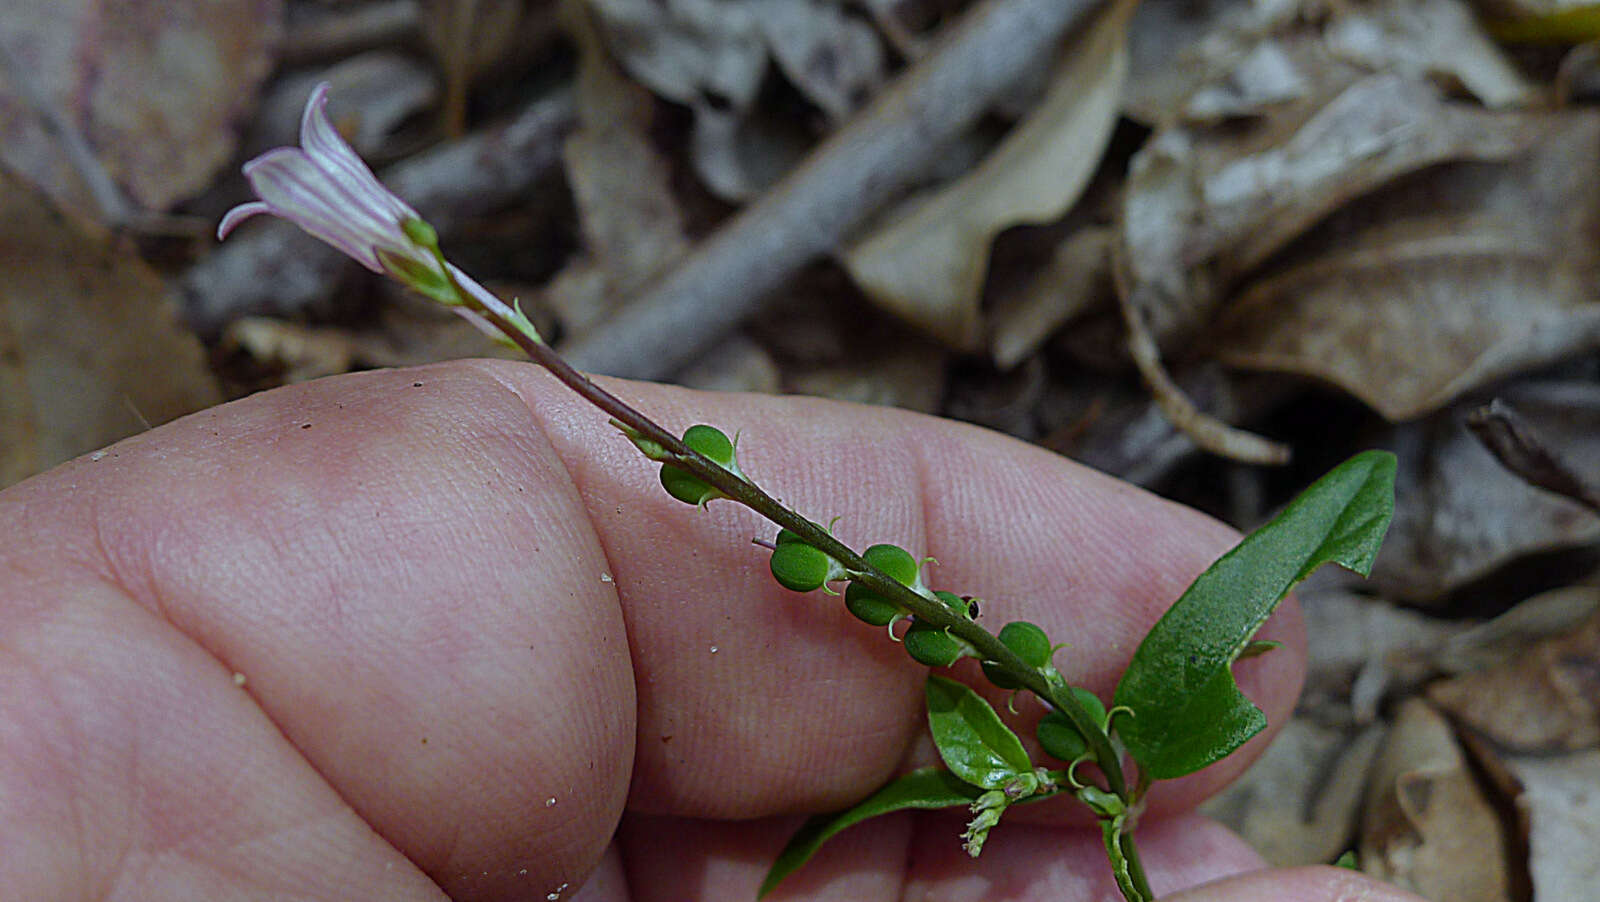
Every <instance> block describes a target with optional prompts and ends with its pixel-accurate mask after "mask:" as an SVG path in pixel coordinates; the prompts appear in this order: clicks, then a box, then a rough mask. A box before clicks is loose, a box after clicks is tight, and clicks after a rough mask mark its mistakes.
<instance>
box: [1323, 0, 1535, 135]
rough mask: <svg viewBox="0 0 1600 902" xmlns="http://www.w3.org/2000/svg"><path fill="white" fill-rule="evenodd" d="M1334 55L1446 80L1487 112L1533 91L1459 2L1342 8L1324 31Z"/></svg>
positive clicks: (1381, 1) (1417, 0)
mask: <svg viewBox="0 0 1600 902" xmlns="http://www.w3.org/2000/svg"><path fill="white" fill-rule="evenodd" d="M1324 34H1325V36H1326V38H1327V42H1328V46H1329V47H1330V48H1331V49H1332V50H1333V52H1334V54H1336V55H1337V56H1340V57H1342V58H1344V59H1347V60H1350V61H1351V62H1356V63H1360V64H1362V65H1364V66H1366V67H1368V68H1370V69H1374V70H1383V71H1388V72H1395V73H1397V74H1401V75H1405V76H1407V77H1409V78H1415V79H1420V78H1427V77H1433V76H1444V77H1447V78H1450V79H1454V80H1455V81H1458V82H1460V84H1461V85H1462V86H1463V87H1465V88H1466V89H1467V90H1468V91H1470V92H1471V93H1472V94H1473V96H1475V97H1477V98H1478V100H1479V101H1481V102H1482V103H1483V105H1484V106H1486V107H1489V108H1491V109H1502V108H1508V107H1519V106H1527V105H1528V104H1530V103H1532V102H1533V101H1534V100H1535V98H1536V94H1537V92H1536V91H1535V89H1534V87H1533V85H1531V84H1529V83H1528V81H1527V80H1526V79H1524V78H1523V77H1522V75H1521V73H1519V72H1518V71H1517V70H1516V67H1514V66H1512V65H1511V63H1510V61H1509V60H1507V59H1506V56H1505V53H1504V52H1502V51H1501V50H1500V48H1499V46H1498V45H1496V44H1495V43H1494V42H1493V41H1491V40H1490V39H1489V36H1488V35H1487V34H1485V33H1484V31H1483V28H1482V26H1481V25H1479V24H1478V21H1477V19H1476V17H1475V16H1474V14H1473V10H1472V9H1471V8H1470V7H1468V6H1467V5H1466V4H1465V3H1462V2H1460V0H1376V2H1368V3H1362V4H1359V5H1352V6H1350V7H1347V8H1345V9H1343V10H1341V12H1340V14H1339V15H1338V16H1337V17H1336V18H1335V19H1334V20H1333V21H1332V22H1330V23H1329V24H1328V26H1327V28H1326V29H1325V31H1324Z"/></svg>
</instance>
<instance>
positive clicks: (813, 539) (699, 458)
mask: <svg viewBox="0 0 1600 902" xmlns="http://www.w3.org/2000/svg"><path fill="white" fill-rule="evenodd" d="M463 295H465V292H463ZM472 306H473V309H474V310H476V312H477V313H478V314H479V315H480V316H482V317H483V318H484V319H486V320H488V321H489V322H490V323H491V324H493V325H494V326H495V328H497V329H499V330H501V331H502V332H504V333H505V334H506V336H507V337H509V338H510V339H511V340H512V341H514V342H516V344H517V346H518V347H520V348H521V349H522V350H523V351H524V352H526V353H527V355H528V357H529V358H531V359H532V360H533V362H534V363H537V364H538V365H540V366H542V367H544V368H545V370H547V371H548V372H549V373H550V374H551V375H553V376H555V377H556V378H557V379H558V380H560V381H561V382H562V384H564V385H566V386H567V387H568V388H570V389H572V390H573V391H574V392H576V393H577V394H578V395H579V396H580V397H582V398H583V399H584V400H586V401H588V402H589V403H591V404H593V405H594V406H595V407H597V408H599V409H600V410H602V411H604V412H605V413H607V414H610V415H611V416H612V417H613V418H614V419H616V420H617V421H618V422H620V423H622V424H623V425H625V426H627V427H628V428H630V429H632V430H634V431H635V432H637V433H638V434H639V435H640V436H642V437H644V438H646V439H648V440H650V441H652V442H654V443H656V444H658V445H660V446H661V448H662V449H663V450H665V451H666V452H667V454H668V455H669V456H670V458H671V459H670V460H667V461H664V462H666V463H670V464H672V465H673V466H676V467H680V468H682V469H684V470H686V471H688V472H689V473H690V474H692V475H694V476H696V477H698V478H699V479H701V480H703V481H705V482H706V483H708V484H710V485H712V486H715V487H716V488H717V489H719V490H720V491H722V493H723V494H725V495H727V496H728V497H729V498H730V499H731V500H734V501H737V502H739V503H740V504H743V505H744V506H746V507H748V508H750V509H751V510H753V511H755V512H756V513H758V514H760V515H762V516H763V517H766V518H767V519H768V520H771V521H772V522H773V523H776V524H777V525H778V526H780V527H782V528H785V529H789V530H791V531H793V532H794V533H796V534H797V535H799V536H800V538H801V539H802V540H804V541H805V542H806V544H808V545H810V546H812V547H813V548H816V549H818V550H820V551H822V552H823V553H824V554H827V555H828V556H829V557H832V558H833V559H834V560H837V561H838V562H839V563H840V564H841V565H843V566H844V568H845V569H846V570H848V571H850V573H851V579H852V580H853V581H855V582H859V583H861V584H862V585H864V586H866V587H867V588H868V589H871V590H872V591H873V592H874V593H877V594H878V595H879V596H881V597H883V598H885V599H888V600H891V601H893V602H895V603H897V604H899V605H900V606H902V607H904V608H905V609H907V610H909V611H910V612H911V613H912V614H913V615H915V616H916V617H917V619H919V620H922V621H924V622H926V623H931V624H933V625H934V626H938V627H941V628H943V629H946V630H948V631H949V632H950V633H951V634H953V635H955V636H956V637H958V638H960V639H962V640H964V641H966V642H967V643H968V644H970V645H971V646H972V647H973V648H975V649H977V651H978V653H979V654H980V655H982V657H983V659H984V660H988V661H993V662H995V663H997V664H999V665H1000V666H1001V667H1002V668H1004V669H1005V670H1006V671H1008V672H1009V673H1010V675H1011V676H1013V677H1014V678H1016V679H1017V680H1018V681H1019V682H1020V683H1021V684H1022V685H1023V687H1024V688H1026V689H1028V690H1030V691H1031V692H1033V693H1034V694H1035V695H1037V696H1038V697H1040V698H1042V699H1044V700H1045V701H1046V702H1048V703H1049V704H1050V705H1052V706H1053V707H1054V708H1055V709H1056V710H1058V711H1060V712H1062V713H1063V714H1065V715H1066V716H1067V718H1068V719H1069V720H1071V721H1072V724H1073V726H1075V727H1077V729H1078V731H1079V732H1080V733H1082V734H1083V736H1084V739H1085V740H1086V741H1087V742H1088V744H1089V748H1090V750H1091V751H1092V752H1093V754H1094V759H1095V763H1096V764H1097V765H1099V767H1100V771H1101V773H1103V774H1104V775H1105V778H1106V783H1107V788H1108V789H1109V790H1110V791H1111V792H1112V793H1114V794H1115V795H1117V796H1118V797H1119V798H1121V799H1122V800H1123V801H1124V802H1125V803H1126V804H1128V805H1129V806H1133V805H1135V804H1137V803H1138V801H1139V799H1138V798H1137V797H1138V796H1142V795H1143V792H1142V788H1143V787H1142V785H1141V787H1140V791H1138V792H1130V789H1129V786H1128V781H1127V777H1126V776H1125V775H1124V773H1123V770H1122V762H1121V760H1120V758H1119V755H1118V753H1117V751H1116V749H1115V747H1114V746H1113V745H1112V744H1111V740H1110V737H1108V736H1107V735H1106V731H1105V729H1104V728H1102V727H1101V726H1100V724H1099V723H1097V722H1096V720H1095V719H1094V717H1093V716H1092V715H1091V714H1090V713H1089V712H1088V711H1087V710H1086V709H1085V708H1084V707H1083V706H1082V705H1081V704H1079V703H1078V700H1077V699H1076V698H1074V697H1073V695H1072V693H1071V692H1070V691H1067V688H1066V686H1065V685H1062V686H1060V687H1057V686H1054V685H1052V684H1051V683H1050V682H1049V681H1047V680H1046V679H1045V677H1044V675H1043V674H1042V673H1040V672H1039V670H1038V669H1037V668H1035V667H1032V666H1030V665H1029V664H1028V663H1027V662H1026V661H1023V660H1022V658H1020V657H1018V656H1017V654H1016V653H1015V652H1013V651H1012V650H1011V649H1010V648H1009V647H1007V646H1006V644H1005V643H1003V642H1001V641H1000V639H999V638H998V637H997V636H995V635H994V634H993V633H990V632H989V631H988V630H986V629H984V628H983V627H981V626H979V625H978V624H977V623H975V622H974V621H972V620H970V619H968V618H966V617H962V616H960V615H958V614H956V613H955V612H954V611H952V610H950V608H948V607H946V606H945V605H944V604H943V603H942V602H938V601H933V600H930V599H928V598H925V597H923V596H922V595H919V594H918V593H916V592H914V591H912V590H911V589H910V588H909V587H907V586H905V585H903V584H902V583H900V582H899V581H897V580H895V579H893V578H892V577H890V576H889V575H888V574H886V573H884V572H883V571H882V570H879V569H878V568H877V567H874V566H873V565H872V564H871V563H870V562H869V561H867V559H866V558H864V557H862V556H861V555H859V554H857V553H856V552H855V551H854V550H853V549H851V548H850V547H849V546H847V545H845V544H844V543H842V542H840V541H839V540H838V539H836V538H834V537H833V535H832V534H831V533H829V532H828V531H827V530H826V529H824V528H823V527H822V526H821V525H819V524H817V523H814V522H812V521H811V520H808V519H806V518H805V517H803V516H801V515H800V514H798V513H796V512H795V511H792V510H790V509H789V508H787V507H784V506H783V504H781V503H780V502H778V501H777V500H776V499H774V498H773V497H772V496H770V495H768V494H767V493H766V492H765V491H763V490H762V489H761V488H760V487H759V486H757V485H756V484H755V483H753V482H751V481H749V480H748V479H744V478H741V477H739V476H737V475H735V474H734V473H732V472H730V471H728V470H725V469H723V468H722V467H721V466H720V465H718V464H717V463H716V462H714V461H712V460H711V459H710V458H708V457H706V456H704V455H702V454H701V453H699V452H698V451H695V450H694V449H693V448H690V447H689V446H688V445H685V444H684V443H683V441H682V440H681V439H680V438H678V437H677V436H676V435H673V434H672V433H671V432H668V431H667V430H666V428H665V427H663V426H662V425H661V424H659V423H657V422H655V421H654V420H652V419H650V418H649V417H647V416H645V415H644V414H643V413H640V412H639V411H638V410H636V409H634V408H633V407H632V406H631V405H629V404H628V403H627V402H626V401H623V400H622V399H621V398H618V397H617V396H616V395H613V394H612V393H610V392H608V391H606V390H605V389H603V388H601V387H600V386H598V385H596V384H595V383H594V381H593V380H591V379H590V378H589V377H588V376H586V375H584V374H583V373H581V372H579V371H578V370H577V369H576V368H575V367H573V366H572V364H570V363H568V362H567V361H566V360H565V359H564V358H562V357H561V355H560V354H557V353H556V352H555V351H554V350H552V349H551V348H550V347H549V346H548V345H546V344H544V343H542V342H539V341H536V340H534V339H533V338H531V337H529V336H528V335H525V334H523V332H522V330H521V329H519V328H518V327H517V326H516V325H515V324H513V323H512V322H510V321H509V320H507V319H505V318H504V317H503V316H501V315H500V314H499V313H498V312H497V311H494V310H490V309H487V308H482V307H479V306H478V305H476V304H474V305H472ZM1118 845H1119V847H1120V848H1121V849H1122V852H1123V858H1124V860H1125V862H1126V867H1127V871H1128V878H1129V879H1130V881H1131V883H1132V885H1133V887H1134V888H1135V889H1136V890H1137V891H1138V892H1141V893H1143V895H1144V900H1152V899H1154V898H1155V896H1154V894H1152V893H1151V892H1150V888H1149V883H1148V881H1147V879H1146V877H1145V873H1144V867H1143V866H1142V865H1141V863H1140V861H1139V854H1138V850H1137V848H1136V847H1135V845H1134V841H1133V835H1132V834H1131V833H1120V836H1119V837H1118ZM1144 900H1139V899H1133V898H1132V897H1130V902H1144Z"/></svg>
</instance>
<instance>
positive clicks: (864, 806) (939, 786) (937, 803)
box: [756, 767, 1065, 899]
mask: <svg viewBox="0 0 1600 902" xmlns="http://www.w3.org/2000/svg"><path fill="white" fill-rule="evenodd" d="M1051 773H1052V774H1055V776H1056V779H1057V781H1058V782H1062V783H1064V782H1065V779H1064V775H1063V774H1061V773H1060V772H1059V771H1052V772H1051ZM983 793H984V790H983V789H980V788H978V787H976V786H973V785H972V784H970V783H968V782H966V781H964V780H962V779H961V778H960V777H957V776H956V775H955V774H953V773H951V772H950V771H947V770H945V769H943V768H939V767H924V768H922V769H920V770H914V771H912V772H911V773H909V774H906V775H905V776H903V777H901V778H899V779H897V780H895V781H893V782H891V783H889V784H888V785H887V786H885V787H883V788H882V789H880V790H878V791H877V792H875V793H873V794H872V795H870V796H867V797H866V798H865V799H863V800H861V801H860V802H859V803H857V804H856V805H854V806H853V807H850V808H847V809H845V810H843V811H836V812H834V813H832V814H819V815H817V816H816V817H813V818H810V819H809V820H807V821H806V822H805V823H804V824H803V825H801V827H800V829H799V830H796V831H795V834H794V835H793V836H791V837H789V843H788V845H785V846H784V847H783V851H782V852H780V853H778V857H777V859H776V860H775V861H773V862H772V868H771V869H770V870H768V871H767V876H766V879H764V880H762V881H761V889H760V890H758V891H757V893H756V898H758V899H759V898H761V897H762V896H765V895H766V894H767V893H770V892H772V890H773V889H774V888H775V887H777V885H778V884H779V883H781V882H782V881H783V879H784V878H785V877H787V876H789V875H790V874H792V873H794V872H795V871H797V870H799V869H800V867H801V865H804V864H805V863H806V862H807V861H810V860H811V856H813V855H815V854H816V853H817V850H818V849H821V848H822V845H823V843H826V842H827V841H828V840H830V839H832V838H833V837H834V836H835V835H837V834H838V833H840V832H841V831H843V830H845V829H847V828H850V827H854V826H855V825H856V824H859V823H861V822H862V821H865V820H871V819H872V818H875V817H877V816H879V815H882V814H893V813H894V812H896V811H910V810H925V811H932V810H937V809H940V808H965V807H967V806H969V805H971V804H972V803H973V802H975V801H977V799H978V796H980V795H983ZM1059 794H1060V790H1059V789H1052V790H1044V791H1041V792H1039V793H1037V794H1036V795H1031V796H1028V797H1027V798H1025V799H1022V800H1021V801H1019V802H1017V803H1016V804H1019V805H1032V804H1033V803H1035V802H1042V801H1044V800H1045V799H1049V798H1053V797H1055V796H1056V795H1059Z"/></svg>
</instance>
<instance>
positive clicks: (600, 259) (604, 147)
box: [546, 3, 690, 332]
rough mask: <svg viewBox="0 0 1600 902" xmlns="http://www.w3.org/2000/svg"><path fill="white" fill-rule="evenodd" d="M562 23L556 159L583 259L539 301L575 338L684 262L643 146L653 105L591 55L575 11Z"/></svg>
mask: <svg viewBox="0 0 1600 902" xmlns="http://www.w3.org/2000/svg"><path fill="white" fill-rule="evenodd" d="M563 18H564V20H565V22H566V23H567V28H568V31H569V33H570V34H571V35H572V36H573V39H574V41H575V43H576V44H577V45H578V48H579V63H578V78H577V92H578V98H577V110H578V122H579V125H578V129H577V131H576V132H574V133H573V134H572V135H571V136H569V137H568V138H567V139H566V142H565V144H564V145H563V147H562V157H563V159H564V161H565V163H566V168H567V181H568V184H569V185H571V188H572V194H573V199H574V201H575V202H576V203H577V207H578V219H579V226H580V228H581V231H582V234H583V240H584V254H583V256H582V257H580V258H579V259H578V260H577V261H576V262H574V263H572V264H569V265H568V267H567V269H566V270H564V271H563V272H562V273H561V274H560V275H559V276H557V277H556V279H555V280H554V281H553V282H552V283H551V285H550V287H549V288H548V289H547V291H546V295H547V299H548V301H549V303H550V304H551V306H552V307H554V308H555V309H556V310H557V311H558V313H559V315H560V318H561V320H562V322H563V324H564V325H565V327H566V328H567V329H568V330H570V331H571V332H582V331H583V329H585V328H586V327H588V326H589V325H591V324H593V323H595V322H597V321H599V320H600V319H602V318H603V317H604V316H605V315H606V314H607V313H609V312H610V311H611V310H612V309H613V308H614V307H615V306H616V305H617V304H618V303H621V302H622V301H623V300H624V299H626V298H627V297H628V295H629V294H630V293H632V292H633V291H635V290H636V289H638V288H639V287H640V286H642V285H644V284H645V283H646V282H648V281H649V280H650V279H651V278H652V277H654V276H656V275H658V274H659V273H660V272H661V271H662V270H664V269H666V268H667V267H668V266H670V265H672V264H673V263H675V262H677V261H678V260H679V259H680V258H681V257H682V256H683V255H684V254H685V253H687V252H688V250H689V247H690V243H689V239H688V237H687V236H686V235H685V234H684V223H683V214H682V212H681V211H680V210H679V208H678V203H677V200H676V198H675V197H674V196H673V194H672V191H671V189H670V187H669V182H670V180H671V177H672V174H671V171H670V169H669V167H668V165H667V163H666V161H665V160H663V159H662V158H661V155H660V154H658V153H657V152H656V150H655V148H654V147H653V146H652V145H651V143H650V140H649V128H650V124H651V121H652V116H653V112H654V102H653V101H652V99H651V97H650V94H649V92H647V91H645V90H644V89H643V88H640V87H639V86H638V85H636V84H634V83H633V82H632V81H629V80H628V79H627V78H626V77H625V76H623V74H622V72H621V71H620V70H618V69H617V67H616V65H615V64H614V63H613V62H612V61H611V58H610V56H608V55H607V54H606V53H605V51H604V49H603V48H602V47H601V46H600V43H599V38H598V36H597V35H596V34H595V31H594V28H593V26H592V24H591V23H590V22H589V21H588V19H587V14H586V13H585V12H584V10H583V9H582V8H581V4H577V3H569V4H567V7H566V9H565V10H564V14H563Z"/></svg>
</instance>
